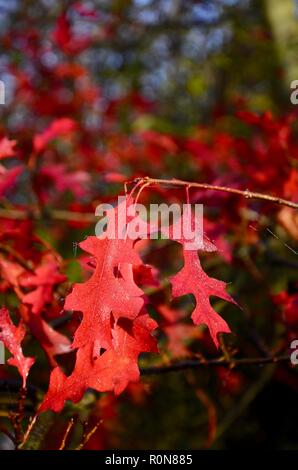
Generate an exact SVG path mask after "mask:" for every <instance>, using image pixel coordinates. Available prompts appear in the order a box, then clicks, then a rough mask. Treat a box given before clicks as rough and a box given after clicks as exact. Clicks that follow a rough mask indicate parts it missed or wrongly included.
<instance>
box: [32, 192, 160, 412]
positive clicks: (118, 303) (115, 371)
mask: <svg viewBox="0 0 298 470" xmlns="http://www.w3.org/2000/svg"><path fill="white" fill-rule="evenodd" d="M128 221H129V217H128V215H127V200H125V201H124V202H123V203H121V204H120V205H119V206H118V207H117V208H116V209H112V210H110V211H108V226H107V231H106V237H102V238H101V239H99V238H97V237H89V238H87V239H86V240H85V241H84V242H83V243H81V247H82V248H83V249H84V250H86V251H88V252H89V253H90V254H92V255H93V256H94V259H95V270H94V272H93V274H92V276H91V278H90V279H89V280H88V281H87V282H85V283H83V284H75V285H74V288H73V291H72V292H71V294H69V295H68V297H67V299H66V302H65V309H72V310H77V311H80V312H82V313H83V318H82V322H81V324H80V326H79V327H78V329H77V331H76V333H75V336H74V341H73V344H72V347H73V348H78V351H77V358H76V363H75V367H74V370H73V372H72V374H71V375H70V376H69V377H66V376H65V375H64V373H63V372H62V371H61V370H60V369H59V368H56V369H54V370H53V372H52V375H51V380H50V386H49V390H48V393H47V395H46V397H45V400H44V402H43V403H42V405H41V408H40V411H44V410H45V409H48V408H51V409H52V410H54V411H59V410H61V409H62V407H63V405H64V402H65V400H72V401H74V402H77V401H79V400H80V399H81V398H82V396H83V393H84V391H85V390H86V389H87V388H90V387H91V388H94V389H95V390H98V391H108V390H111V391H114V392H115V393H116V394H119V393H121V392H122V391H123V390H124V389H125V387H126V386H127V384H128V383H129V382H130V381H137V380H138V378H139V369H138V356H139V354H140V353H141V352H155V351H156V342H155V339H154V338H153V337H152V336H151V333H152V331H153V330H154V329H155V328H156V326H157V325H156V323H155V321H154V320H152V319H151V318H150V317H149V315H148V314H147V312H146V311H145V309H144V299H143V291H142V290H141V289H140V288H139V287H138V286H137V285H136V283H135V281H134V278H133V268H134V266H138V265H140V264H141V263H142V262H141V260H140V258H139V255H138V254H137V252H136V251H135V249H134V241H133V240H131V239H130V238H129V237H128V236H126V234H125V233H126V229H127V222H128Z"/></svg>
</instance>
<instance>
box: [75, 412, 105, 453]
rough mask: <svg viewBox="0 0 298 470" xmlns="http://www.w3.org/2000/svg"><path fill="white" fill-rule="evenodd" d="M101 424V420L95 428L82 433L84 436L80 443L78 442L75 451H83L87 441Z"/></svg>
mask: <svg viewBox="0 0 298 470" xmlns="http://www.w3.org/2000/svg"><path fill="white" fill-rule="evenodd" d="M102 422H103V420H102V419H101V420H99V421H98V422H97V423H96V425H95V426H93V428H92V429H91V430H90V431H89V432H86V431H84V434H83V437H82V442H80V444H79V445H78V446H77V447H76V448H75V450H82V449H83V447H84V446H85V445H86V444H87V442H88V441H89V439H90V438H91V437H92V436H93V434H94V433H95V431H96V430H97V429H98V427H99V426H100V425H101V424H102Z"/></svg>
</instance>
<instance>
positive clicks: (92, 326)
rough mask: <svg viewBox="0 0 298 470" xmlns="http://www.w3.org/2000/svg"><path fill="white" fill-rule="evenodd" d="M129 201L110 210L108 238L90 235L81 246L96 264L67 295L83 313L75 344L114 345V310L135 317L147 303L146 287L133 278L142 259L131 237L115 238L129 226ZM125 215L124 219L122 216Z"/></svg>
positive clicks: (73, 307)
mask: <svg viewBox="0 0 298 470" xmlns="http://www.w3.org/2000/svg"><path fill="white" fill-rule="evenodd" d="M126 209H127V207H126V204H125V203H123V204H121V205H120V206H118V207H117V208H116V209H115V210H112V211H110V213H109V215H108V217H109V222H108V227H107V232H106V238H105V239H99V238H97V237H88V238H87V239H86V240H85V241H84V242H82V243H80V247H81V248H83V250H85V251H87V252H88V253H90V254H91V255H93V256H94V258H95V262H96V267H95V271H94V273H93V275H92V276H91V278H90V279H89V280H88V281H87V282H85V283H83V284H75V285H74V288H73V290H72V292H71V293H70V294H69V295H68V296H67V298H66V302H65V306H64V308H65V309H66V310H76V311H80V312H82V313H83V319H82V323H81V324H80V326H79V328H78V330H77V331H76V334H75V338H74V342H73V347H74V348H76V347H82V346H85V345H86V344H90V343H92V342H93V343H94V346H95V348H97V350H98V351H99V349H100V348H105V349H107V348H109V347H110V346H111V341H112V337H111V313H112V312H113V315H114V318H115V320H117V319H118V318H120V317H126V318H129V319H133V318H135V317H136V316H137V314H138V313H139V312H140V310H141V308H142V307H143V305H144V300H143V297H142V296H143V291H142V290H141V289H140V288H139V287H137V285H136V284H135V282H134V279H133V269H132V267H133V265H139V264H141V263H142V261H141V259H140V257H139V255H138V254H137V252H136V251H135V249H134V246H133V241H132V240H130V239H129V238H128V237H127V238H126V239H125V238H124V237H123V238H119V237H118V238H115V236H116V235H117V234H116V233H115V234H113V233H112V231H113V230H115V231H116V232H118V229H119V231H120V232H121V231H122V229H121V227H122V225H121V224H123V228H125V227H126V215H127V212H126ZM120 219H123V220H120Z"/></svg>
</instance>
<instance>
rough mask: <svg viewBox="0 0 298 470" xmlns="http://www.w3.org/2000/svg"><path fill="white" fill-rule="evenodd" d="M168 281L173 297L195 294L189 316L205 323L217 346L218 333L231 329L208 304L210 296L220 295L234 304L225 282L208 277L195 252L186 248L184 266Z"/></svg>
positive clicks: (194, 320) (228, 331)
mask: <svg viewBox="0 0 298 470" xmlns="http://www.w3.org/2000/svg"><path fill="white" fill-rule="evenodd" d="M170 281H171V283H172V287H173V290H172V292H173V296H174V297H180V296H182V295H186V294H193V295H194V296H195V299H196V307H195V309H194V311H193V313H192V316H191V317H192V319H193V322H194V323H195V324H196V325H200V324H202V323H203V324H205V325H207V327H208V328H209V331H210V335H211V337H212V339H213V341H214V343H215V345H216V347H218V346H219V343H218V339H217V335H218V333H230V331H231V330H230V328H229V327H228V325H227V323H226V322H225V321H224V320H223V319H222V318H221V317H220V316H219V315H218V314H217V313H216V311H215V310H214V309H213V307H212V306H211V305H210V296H215V297H220V298H221V299H224V300H227V301H228V302H232V303H235V304H236V302H235V301H234V300H233V299H232V297H231V296H230V295H229V294H228V293H227V292H226V290H225V287H226V284H225V282H223V281H219V280H217V279H213V278H211V277H209V276H208V275H207V274H206V273H205V272H204V271H203V269H202V266H201V263H200V259H199V257H198V255H197V252H196V251H187V250H184V267H183V268H182V270H181V271H179V272H178V274H176V275H175V276H173V277H172V278H171V279H170Z"/></svg>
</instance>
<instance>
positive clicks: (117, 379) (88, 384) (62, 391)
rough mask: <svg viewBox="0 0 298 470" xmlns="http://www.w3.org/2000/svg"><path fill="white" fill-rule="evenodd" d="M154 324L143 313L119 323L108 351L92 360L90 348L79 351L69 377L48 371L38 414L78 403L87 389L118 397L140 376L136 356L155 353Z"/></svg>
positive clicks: (116, 325) (116, 323)
mask: <svg viewBox="0 0 298 470" xmlns="http://www.w3.org/2000/svg"><path fill="white" fill-rule="evenodd" d="M156 326H157V325H156V323H155V321H154V320H152V319H151V318H150V317H149V315H148V314H147V313H146V312H143V313H142V314H141V315H139V316H138V317H137V318H136V319H135V320H133V321H132V320H127V319H120V320H118V322H115V324H114V326H113V328H112V330H111V333H112V348H111V349H109V350H107V351H105V352H104V353H103V354H102V355H101V356H99V357H96V358H94V350H93V346H92V344H89V345H88V344H87V345H86V346H84V347H82V348H79V350H78V352H77V360H76V365H75V369H74V370H73V372H72V374H71V375H70V376H69V377H66V376H65V374H64V373H63V372H62V371H61V369H59V368H58V367H57V368H55V369H54V370H53V371H52V374H51V378H50V385H49V390H48V392H47V394H46V396H45V398H44V401H43V402H42V404H41V407H40V409H39V413H40V412H42V411H45V410H47V409H52V410H53V411H56V412H59V411H60V410H61V409H62V408H63V406H64V402H65V400H71V401H73V402H75V403H76V402H78V401H79V400H80V399H81V398H82V396H83V394H84V392H85V390H86V389H87V388H93V389H95V390H97V391H99V392H106V391H114V392H115V394H117V395H118V394H120V393H121V392H122V391H123V390H124V389H125V388H126V387H127V385H128V383H129V382H131V381H133V382H136V381H138V379H139V376H140V372H139V368H138V362H137V361H138V356H139V354H140V353H141V352H156V351H157V349H156V343H155V340H154V338H153V337H152V336H151V333H152V331H153V330H154V329H155V328H156Z"/></svg>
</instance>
